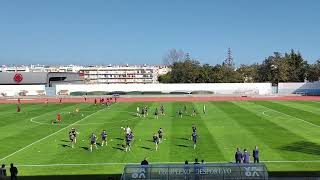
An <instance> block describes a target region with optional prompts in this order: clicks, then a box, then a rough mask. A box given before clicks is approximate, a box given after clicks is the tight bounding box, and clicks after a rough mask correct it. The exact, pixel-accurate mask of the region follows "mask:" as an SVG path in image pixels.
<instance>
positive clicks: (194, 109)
mask: <svg viewBox="0 0 320 180" xmlns="http://www.w3.org/2000/svg"><path fill="white" fill-rule="evenodd" d="M195 115H196V108H194V107H193V108H192V114H191V116H195Z"/></svg>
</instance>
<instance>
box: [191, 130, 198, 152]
mask: <svg viewBox="0 0 320 180" xmlns="http://www.w3.org/2000/svg"><path fill="white" fill-rule="evenodd" d="M197 138H198V135H197V133H196V132H193V133H192V141H193V149H196V147H197Z"/></svg>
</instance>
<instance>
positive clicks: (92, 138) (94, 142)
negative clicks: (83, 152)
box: [90, 133, 98, 152]
mask: <svg viewBox="0 0 320 180" xmlns="http://www.w3.org/2000/svg"><path fill="white" fill-rule="evenodd" d="M97 139H98V138H97V136H96V135H95V134H94V133H92V134H91V136H90V152H92V146H95V147H96V149H98V146H97Z"/></svg>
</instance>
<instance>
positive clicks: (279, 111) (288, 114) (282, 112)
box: [262, 106, 320, 128]
mask: <svg viewBox="0 0 320 180" xmlns="http://www.w3.org/2000/svg"><path fill="white" fill-rule="evenodd" d="M264 108H266V109H268V110H269V111H274V112H278V113H280V114H283V115H285V116H288V117H291V118H294V119H297V120H299V121H302V122H304V123H307V124H309V125H312V126H315V127H318V128H320V126H319V125H316V124H313V123H311V122H309V121H306V120H303V119H301V118H297V117H294V116H291V115H289V114H286V113H283V112H280V111H277V110H274V109H271V108H268V107H265V106H264ZM268 110H267V111H268ZM267 111H263V112H262V114H263V115H265V116H269V117H272V116H270V115H267V114H266V113H265V112H267Z"/></svg>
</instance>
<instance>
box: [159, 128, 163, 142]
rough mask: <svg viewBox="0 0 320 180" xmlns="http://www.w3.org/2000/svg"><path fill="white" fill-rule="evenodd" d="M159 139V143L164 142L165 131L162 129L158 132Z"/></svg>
mask: <svg viewBox="0 0 320 180" xmlns="http://www.w3.org/2000/svg"><path fill="white" fill-rule="evenodd" d="M158 137H159V143H161V142H162V140H163V130H162V129H161V128H159V130H158Z"/></svg>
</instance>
